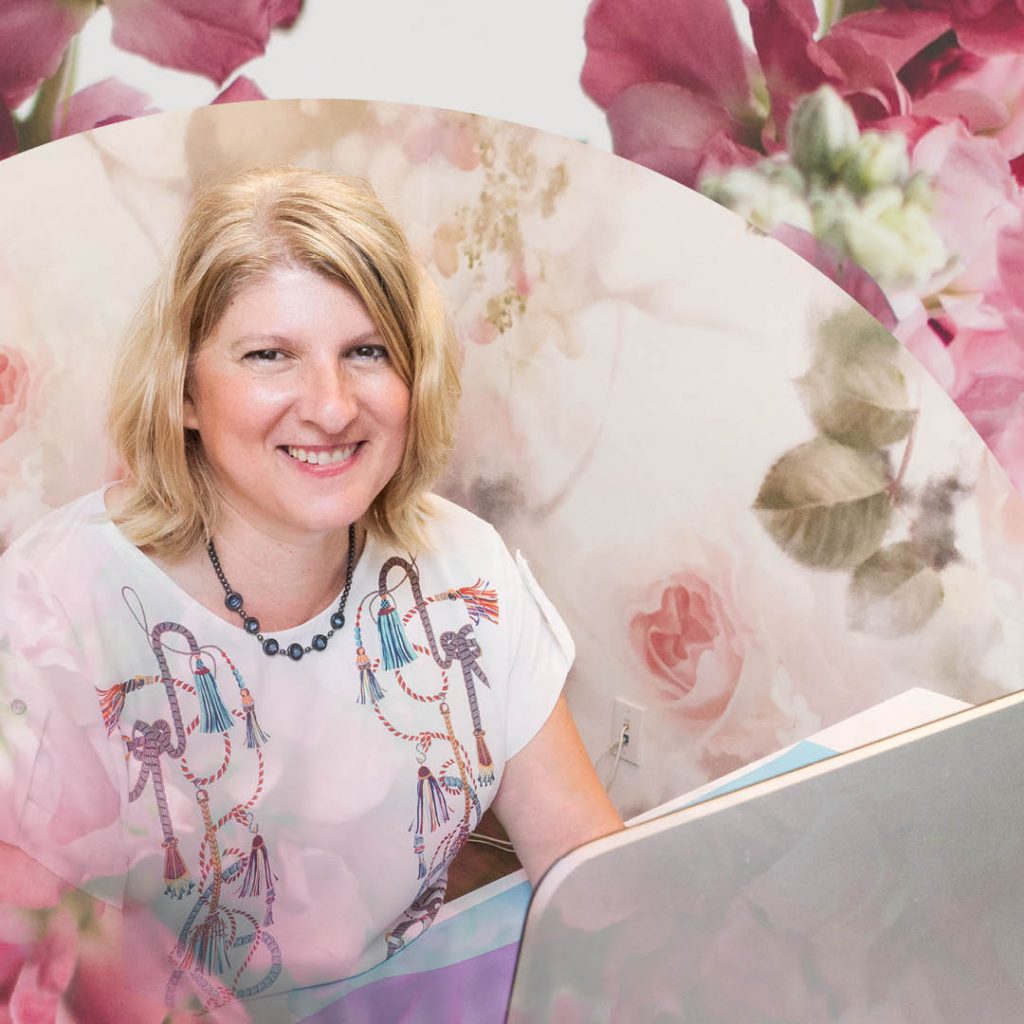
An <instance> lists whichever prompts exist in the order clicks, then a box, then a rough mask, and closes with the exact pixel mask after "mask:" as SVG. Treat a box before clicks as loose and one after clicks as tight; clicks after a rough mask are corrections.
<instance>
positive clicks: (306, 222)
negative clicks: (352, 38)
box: [0, 168, 621, 1020]
mask: <svg viewBox="0 0 1024 1024" xmlns="http://www.w3.org/2000/svg"><path fill="white" fill-rule="evenodd" d="M458 394H459V385H458V379H457V374H456V369H455V361H454V355H453V350H452V344H451V339H450V337H449V330H448V326H447V321H446V318H445V316H444V313H443V311H442V309H441V308H440V306H439V303H438V299H437V296H436V295H435V292H434V290H433V288H432V286H431V284H430V282H429V280H428V279H427V278H426V276H425V274H424V273H423V272H422V271H421V269H420V268H419V267H418V266H417V264H416V263H415V261H414V260H413V258H412V257H411V255H410V252H409V249H408V245H407V243H406V240H405V239H404V237H403V236H402V233H401V231H400V230H399V228H398V227H397V225H396V224H395V223H394V221H393V220H392V219H391V217H390V216H389V215H388V214H387V212H386V211H385V210H384V208H383V206H382V205H381V204H380V203H379V202H378V200H377V199H376V198H375V197H374V196H373V195H372V193H370V192H369V191H368V190H367V189H366V188H365V187H363V186H361V185H359V184H358V183H354V182H352V181H350V180H348V179H344V178H341V177H337V176H332V175H328V174H321V173H316V172H312V171H307V170H301V169H296V168H278V169H273V170H269V171H257V172H249V173H246V174H243V175H241V176H239V177H236V178H234V179H232V180H230V181H228V182H226V183H223V184H220V185H217V186H214V187H212V188H210V189H208V190H207V191H206V192H204V193H203V194H201V195H200V196H199V197H198V198H197V199H196V201H195V203H194V204H193V206H192V208H191V211H190V213H189V215H188V217H187V220H186V223H185V226H184V229H183V232H182V235H181V238H180V241H179V245H178V250H177V253H176V255H175V257H174V259H173V261H172V263H171V265H170V267H169V269H168V271H167V273H166V275H165V276H164V278H163V280H162V281H161V282H160V283H159V284H158V286H157V287H156V288H155V290H154V291H153V293H152V294H151V296H150V297H149V299H148V300H147V302H146V304H145V306H144V308H143V310H142V311H141V313H140V315H139V317H138V320H137V322H136V324H135V326H134V328H133V330H132V333H131V336H130V338H129V340H128V343H127V345H126V347H125V349H124V351H123V354H122V356H121V359H120V362H119V364H118V367H117V369H116V373H115V377H114V382H113V388H112V393H111V409H110V426H111V433H112V436H113V439H114V441H115V443H116V445H117V447H118V449H119V451H120V453H121V456H122V459H123V462H124V465H125V467H126V470H127V474H126V477H125V479H124V481H122V482H120V483H118V484H116V485H114V486H112V487H110V488H108V489H106V490H104V491H102V492H97V493H94V494H91V495H87V496H86V497H84V498H82V499H81V500H79V501H77V502H75V503H74V504H72V505H70V506H68V507H66V508H64V509H61V510H59V511H57V512H55V513H53V514H52V515H51V516H49V517H48V518H47V519H46V520H44V521H43V522H42V523H40V524H39V525H38V526H37V527H35V528H34V529H32V530H30V531H29V532H28V533H27V534H25V535H24V536H23V537H21V538H20V539H19V540H18V541H17V542H16V543H15V544H14V545H13V546H12V547H11V548H10V550H9V551H8V552H6V554H5V555H4V557H3V559H2V560H0V599H2V602H3V607H4V610H5V619H6V620H7V622H6V628H5V629H4V630H3V631H4V632H5V633H6V636H4V637H0V648H2V645H4V644H6V646H7V662H6V664H7V666H8V671H7V673H6V675H7V682H6V687H7V692H8V695H9V699H10V702H11V706H12V707H17V708H18V710H19V714H18V715H17V716H12V718H11V721H14V719H15V717H16V719H17V721H16V726H15V727H13V729H12V730H9V732H11V735H9V736H8V737H7V739H8V742H9V746H10V748H11V751H12V756H13V759H14V770H13V773H12V776H11V777H12V779H13V789H12V792H11V793H10V794H8V797H7V799H8V800H9V801H10V807H9V808H7V810H8V811H9V812H10V813H9V814H6V815H4V816H3V824H2V825H0V830H2V831H0V839H2V840H4V841H6V842H8V843H11V844H13V845H15V846H17V847H19V848H20V849H21V850H23V851H24V852H25V853H27V854H29V855H30V856H31V857H32V858H34V859H35V860H36V861H38V862H39V863H40V864H41V865H44V866H45V867H46V868H47V869H49V870H50V871H52V872H53V873H54V874H56V875H57V876H59V877H60V878H62V879H65V880H67V881H70V882H72V883H74V884H75V885H77V886H79V887H80V888H82V889H84V890H85V891H86V892H88V893H90V894H91V895H92V896H93V897H95V898H96V899H97V900H100V901H101V902H102V903H103V904H104V905H105V909H106V913H107V920H108V921H109V920H110V919H111V915H120V916H119V917H116V920H117V921H118V925H119V927H121V928H123V931H124V939H123V942H124V943H125V946H126V948H128V949H130V950H131V955H130V957H129V958H128V959H127V960H126V961H125V963H124V965H123V969H124V976H123V978H122V979H121V980H120V982H119V984H123V985H124V986H125V988H126V990H130V989H132V988H133V987H139V986H142V987H145V988H147V989H148V990H149V992H150V994H151V996H153V995H162V997H163V1000H162V1002H163V1004H164V1006H163V1007H161V1008H160V1012H161V1013H163V1012H167V1010H171V1011H174V1010H182V1009H183V1008H187V1007H189V1006H191V1007H193V1008H194V1007H197V1006H201V1007H205V1008H206V1009H207V1010H215V1011H217V1012H223V1013H228V1014H229V1016H230V1013H231V1012H236V1013H238V1014H240V1019H246V1018H247V1017H249V1018H252V1019H273V1020H284V1019H287V1016H286V1014H285V1011H284V1010H283V1002H281V1001H280V1000H278V999H276V998H275V997H286V996H287V993H288V992H289V991H291V990H293V989H295V988H302V987H306V986H315V985H321V984H324V983H327V982H330V981H334V980H336V979H339V978H344V977H346V976H349V975H352V974H355V973H358V972H360V971H363V970H365V969H367V968H369V967H371V966H373V965H374V964H376V963H379V962H380V961H381V960H383V959H385V958H386V957H388V956H391V955H394V954H395V953H397V952H398V951H399V950H401V948H402V947H403V946H404V945H406V944H407V943H408V942H409V941H410V940H411V939H412V938H414V937H415V936H416V935H418V934H420V933H421V932H422V931H423V930H424V929H425V928H426V927H427V926H428V925H429V924H430V922H431V920H432V919H433V917H434V915H435V914H436V912H437V910H438V908H439V906H440V904H441V901H442V899H443V896H444V890H445V881H446V872H447V867H448V865H449V864H450V862H451V860H452V859H453V857H454V856H455V854H456V852H457V851H458V849H459V848H460V846H461V845H462V844H463V843H464V842H465V840H466V838H467V836H468V834H469V833H470V832H471V831H472V830H473V829H474V828H475V827H476V825H477V823H478V822H479V820H480V817H481V815H482V814H483V812H484V811H485V810H486V809H487V808H488V807H489V806H492V807H493V808H494V810H495V811H496V812H497V814H498V815H499V817H500V818H501V820H502V822H503V824H504V825H505V827H506V828H507V830H508V832H509V834H510V836H511V837H512V839H513V841H514V843H515V847H516V850H517V852H518V854H519V856H520V858H521V860H522V862H523V864H524V866H525V868H526V870H527V873H528V875H529V876H530V878H531V879H532V880H534V881H536V880H537V879H538V878H539V877H540V876H541V875H542V874H543V873H544V871H545V870H546V869H547V867H548V866H549V865H550V864H551V862H552V861H553V860H554V859H555V858H557V857H558V856H560V855H561V854H562V853H564V852H566V851H567V850H569V849H570V848H572V847H575V846H577V845H579V844H580V843H583V842H585V841H587V840H589V839H592V838H595V837H597V836H600V835H603V834H606V833H608V832H610V831H613V830H614V829H617V828H619V827H621V822H620V820H619V818H618V815H617V814H616V812H615V811H614V809H613V808H612V806H611V805H610V803H609V802H608V800H607V798H606V797H605V795H604V793H603V791H602V790H601V788H600V785H599V784H598V782H597V780H596V778H595V776H594V774H593V771H592V769H591V767H590V764H589V761H588V760H587V758H586V755H585V752H584V751H583V749H582V746H581V744H580V742H579V739H578V737H577V735H576V732H575V729H574V727H573V725H572V722H571V720H570V718H569V715H568V712H567V710H566V707H565V703H564V700H563V699H562V698H561V696H560V693H561V689H562V684H563V682H564V678H565V674H566V671H567V669H568V667H569V664H570V662H571V659H572V641H571V639H570V638H569V637H568V634H567V632H566V630H565V627H564V625H563V624H562V622H561V620H560V619H559V618H558V616H557V613H556V612H554V610H553V609H552V608H551V606H550V604H549V603H548V601H547V600H546V599H545V597H544V595H543V594H542V593H541V592H540V590H539V589H538V587H537V585H536V583H535V582H534V581H533V580H532V578H531V576H530V574H529V571H528V569H527V568H526V566H525V564H524V563H523V562H522V560H521V559H513V558H512V557H511V556H510V555H509V554H508V552H507V550H506V549H505V547H504V545H503V544H502V542H501V540H500V538H499V537H498V535H497V534H496V533H495V532H494V530H493V529H492V528H491V527H490V526H488V525H487V524H486V523H483V522H482V521H480V520H479V519H477V518H476V517H474V516H473V515H471V514H470V513H468V512H466V511H465V510H463V509H461V508H458V507H457V506H455V505H452V504H451V503H449V502H447V501H444V500H442V499H440V498H438V497H436V496H433V495H431V494H430V493H429V487H430V485H431V483H432V482H433V481H434V480H435V479H436V477H437V475H438V473H439V472H440V470H441V468H442V467H443V465H444V462H445V458H446V456H447V453H448V449H449V446H450V444H451V438H452V429H453V420H454V417H455V413H456V406H457V401H458ZM8 610H10V614H9V615H8V614H7V613H8ZM133 1012H139V1011H133ZM154 1012H156V1011H154ZM157 1019H159V1018H157Z"/></svg>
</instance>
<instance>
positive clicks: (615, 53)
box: [582, 0, 749, 110]
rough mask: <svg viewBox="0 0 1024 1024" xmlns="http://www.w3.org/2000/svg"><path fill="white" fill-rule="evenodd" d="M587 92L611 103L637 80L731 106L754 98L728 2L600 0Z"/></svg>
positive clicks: (592, 19) (592, 17)
mask: <svg viewBox="0 0 1024 1024" xmlns="http://www.w3.org/2000/svg"><path fill="white" fill-rule="evenodd" d="M584 36H585V39H586V43H587V58H586V62H585V63H584V65H583V74H582V83H583V88H584V90H585V91H586V93H587V94H588V95H589V96H591V97H592V98H593V99H594V100H595V102H597V103H598V104H599V105H600V106H602V107H607V106H608V105H609V104H610V103H611V102H612V100H613V99H615V97H616V96H617V95H618V94H619V93H620V92H622V90H623V89H626V88H628V87H629V86H631V85H635V84H637V83H638V82H673V83H675V84H677V85H680V86H683V87H685V88H687V89H690V90H691V91H693V92H695V93H699V94H701V95H703V96H707V97H713V98H717V99H718V100H719V102H721V103H722V104H723V105H724V106H726V107H727V108H729V109H733V110H739V109H742V108H744V107H745V106H746V105H747V103H748V100H749V83H748V81H747V70H746V60H747V57H746V52H745V50H744V47H743V44H742V43H741V42H740V39H739V36H738V35H737V33H736V25H735V23H734V22H733V18H732V14H731V12H730V10H729V6H728V4H727V3H726V0H685V2H683V3H679V2H677V0H594V3H592V4H591V6H590V10H589V11H588V12H587V18H586V24H585V30H584Z"/></svg>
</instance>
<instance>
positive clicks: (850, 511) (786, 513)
mask: <svg viewBox="0 0 1024 1024" xmlns="http://www.w3.org/2000/svg"><path fill="white" fill-rule="evenodd" d="M890 483H891V480H890V476H889V472H888V469H887V466H886V462H885V460H884V459H883V458H882V456H881V454H880V453H879V452H866V451H860V450H858V449H855V448H849V447H847V446H846V445H842V444H839V443H838V442H836V441H832V440H830V439H829V438H827V437H818V438H815V439H814V440H813V441H809V442H807V443H806V444H801V445H798V446H797V447H796V448H792V449H791V450H790V451H788V452H786V454H785V455H783V456H782V458H781V459H779V461H778V462H776V463H775V465H774V466H772V468H771V469H770V470H769V471H768V475H767V476H766V477H765V478H764V482H763V483H762V484H761V490H760V491H759V492H758V495H757V499H756V500H755V502H754V510H755V511H756V512H757V515H758V517H759V518H760V520H761V522H762V524H763V525H764V527H765V529H766V530H767V531H768V532H769V533H770V534H771V536H772V539H773V540H774V541H775V543H776V544H778V545H779V547H780V548H782V550H783V551H785V552H786V554H788V555H790V556H791V557H792V558H795V559H796V560H797V561H798V562H803V563H804V564H805V565H810V566H813V567H815V568H818V569H852V568H854V567H855V566H858V565H860V564H861V562H863V561H864V560H865V559H866V558H868V557H869V556H870V555H872V554H874V553H875V552H876V551H877V550H878V548H879V547H880V546H881V544H882V539H883V538H884V537H885V531H886V530H887V529H888V528H889V518H890V516H891V514H892V498H891V496H890V493H889V486H890Z"/></svg>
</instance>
